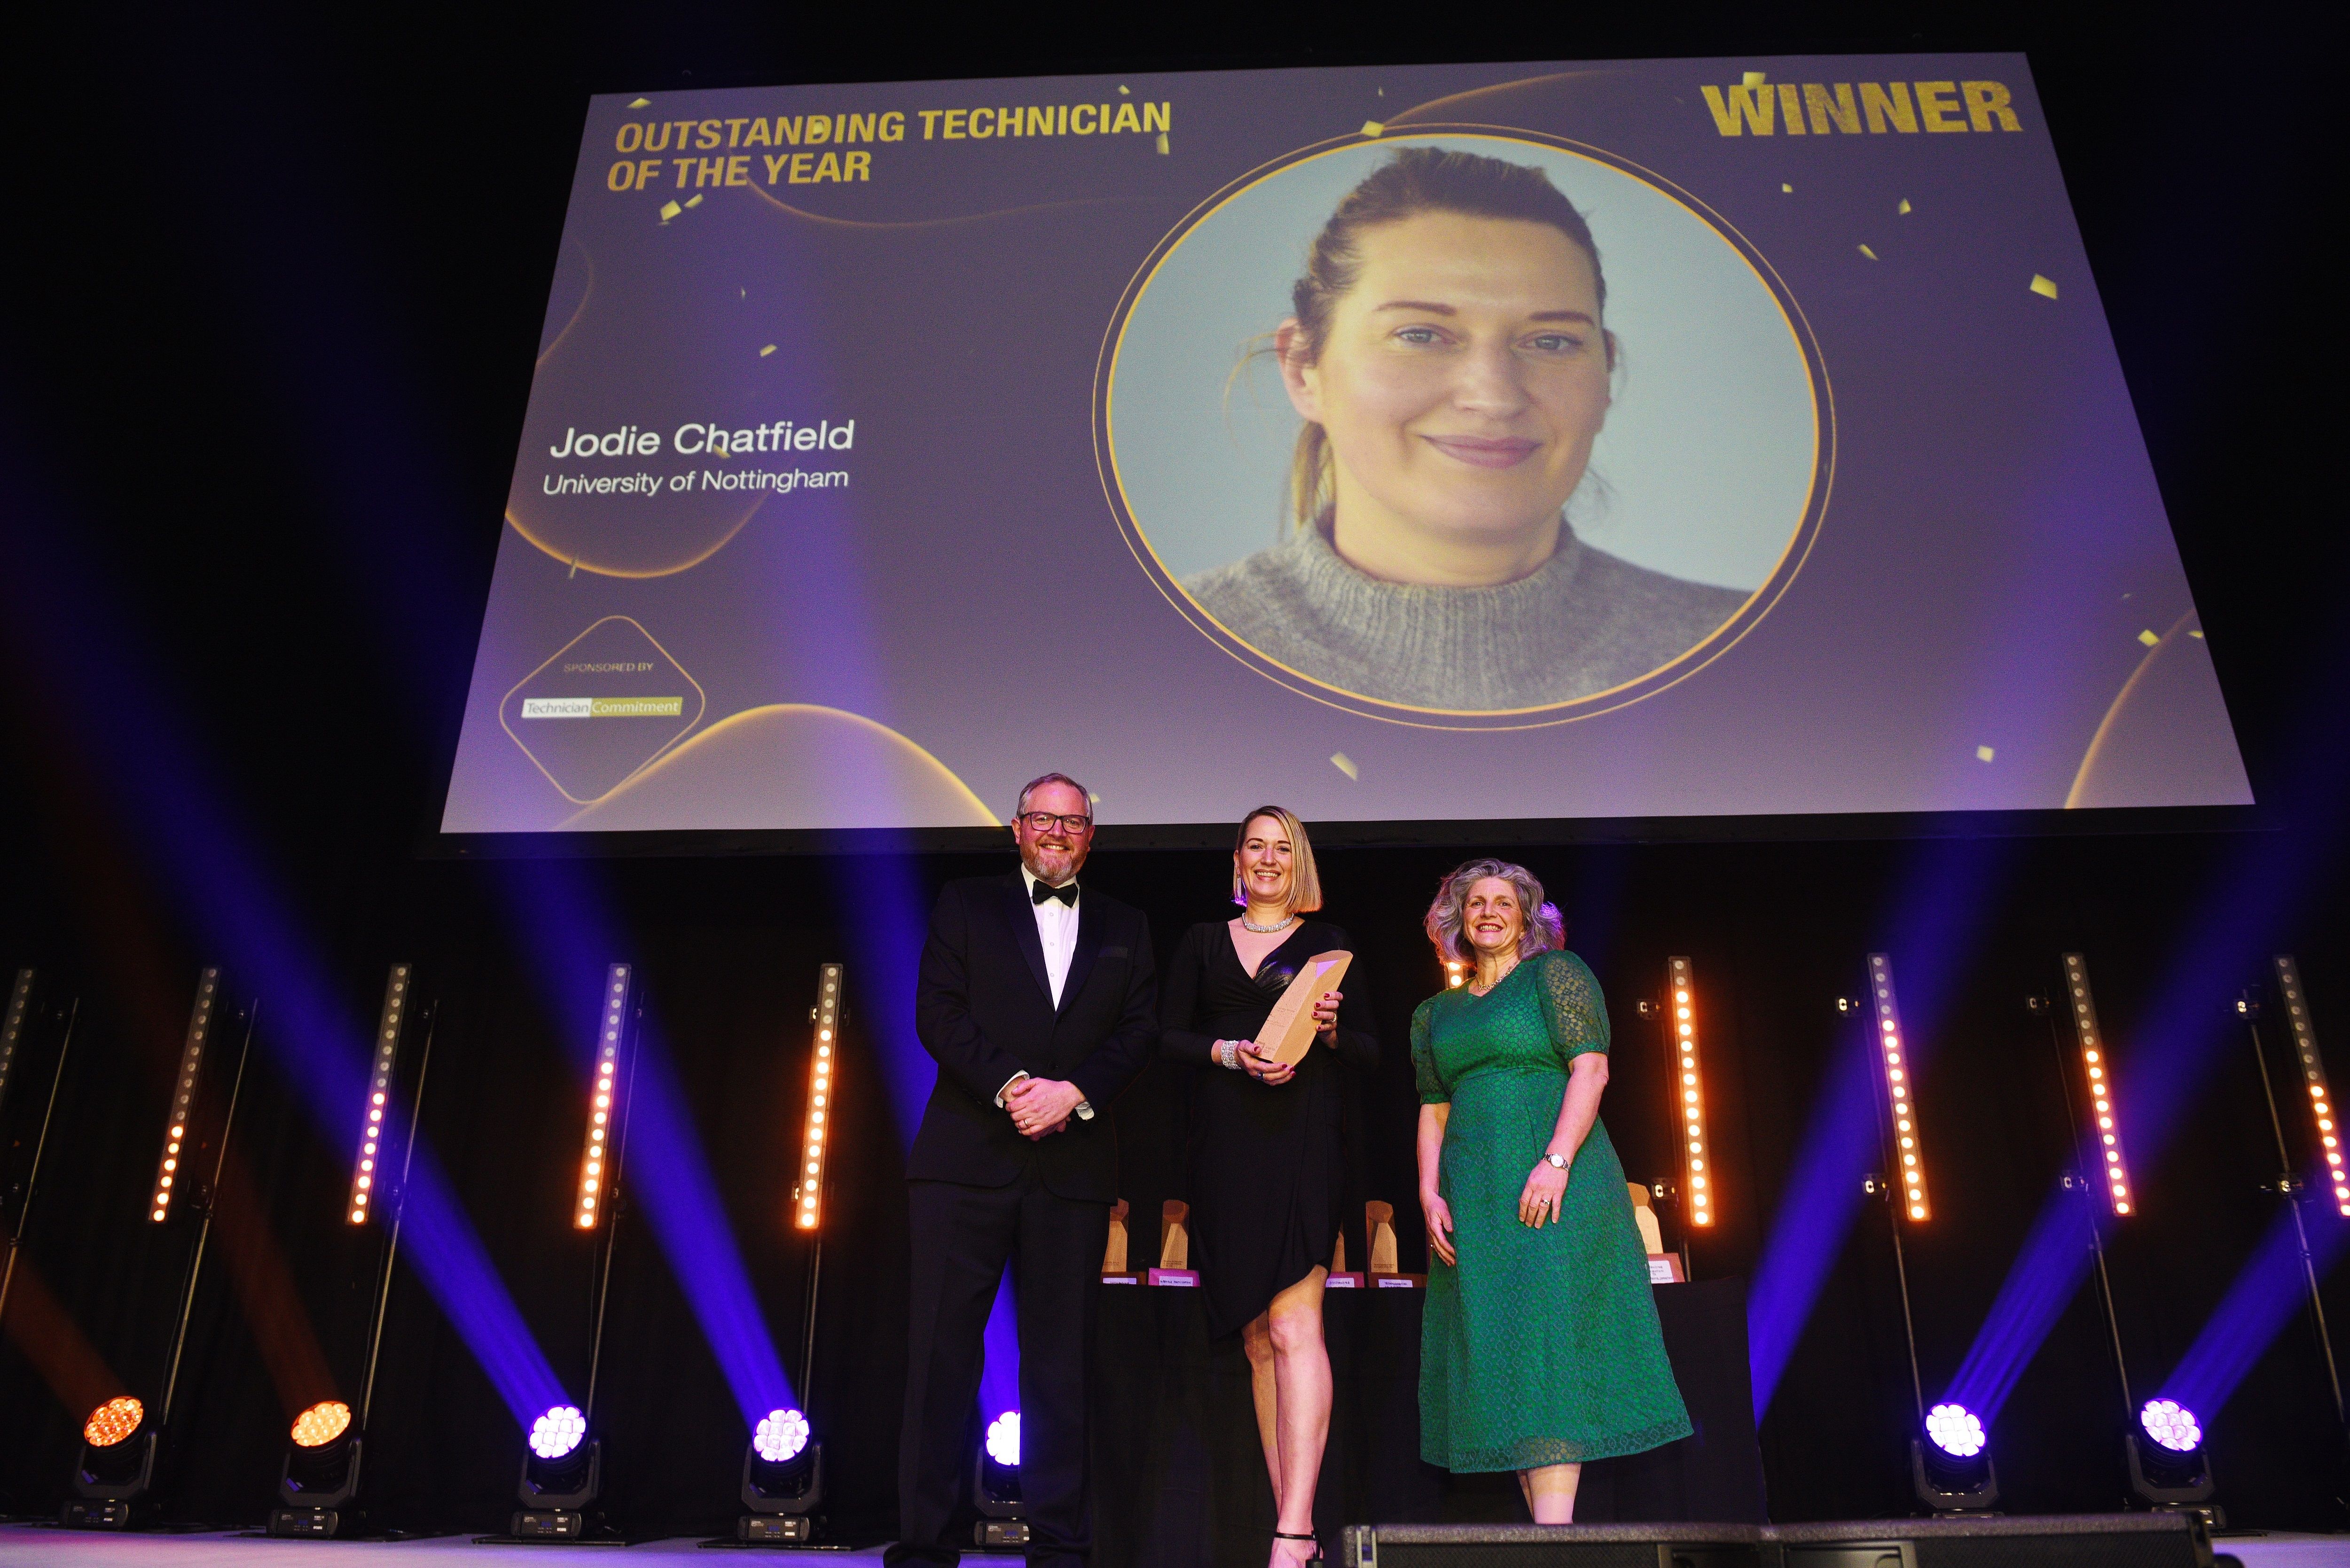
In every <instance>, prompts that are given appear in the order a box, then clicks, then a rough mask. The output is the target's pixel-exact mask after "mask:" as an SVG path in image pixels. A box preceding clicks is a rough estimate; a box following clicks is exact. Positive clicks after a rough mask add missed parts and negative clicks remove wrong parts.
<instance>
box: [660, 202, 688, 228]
mask: <svg viewBox="0 0 2350 1568" xmlns="http://www.w3.org/2000/svg"><path fill="white" fill-rule="evenodd" d="M684 211H685V209H684V208H683V207H681V206H679V205H678V204H677V203H676V202H662V203H661V209H660V221H661V222H662V223H668V222H669V221H670V220H671V218H674V217H676V216H677V215H678V214H679V213H682V212H684Z"/></svg>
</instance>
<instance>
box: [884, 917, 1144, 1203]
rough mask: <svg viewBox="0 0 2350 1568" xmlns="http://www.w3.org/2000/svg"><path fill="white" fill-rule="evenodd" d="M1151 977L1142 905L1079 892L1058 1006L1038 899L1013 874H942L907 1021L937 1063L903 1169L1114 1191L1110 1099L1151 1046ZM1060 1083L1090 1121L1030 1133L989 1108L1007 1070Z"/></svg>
mask: <svg viewBox="0 0 2350 1568" xmlns="http://www.w3.org/2000/svg"><path fill="white" fill-rule="evenodd" d="M1157 992H1158V978H1157V974H1156V970H1155V963H1154V961H1153V959H1152V956H1151V951H1150V925H1149V921H1148V920H1146V919H1143V915H1142V911H1141V910H1139V909H1133V908H1131V907H1130V906H1128V905H1125V904H1121V903H1119V902H1118V900H1117V899H1115V898H1107V897H1105V896H1104V895H1102V894H1100V893H1097V892H1095V891H1094V890H1093V889H1092V888H1083V890H1082V891H1081V892H1080V893H1079V895H1078V898H1077V944H1076V951H1075V952H1074V953H1073V954H1072V955H1071V956H1070V959H1069V974H1068V979H1067V980H1066V981H1064V982H1063V983H1062V986H1061V1005H1060V1006H1059V1007H1058V1008H1057V1009H1056V1008H1055V1007H1054V1005H1053V989H1052V984H1051V981H1050V980H1049V979H1048V978H1047V976H1046V974H1045V947H1044V944H1043V943H1042V942H1041V941H1039V940H1037V937H1036V915H1035V906H1034V905H1033V904H1032V903H1031V902H1030V901H1029V896H1028V888H1027V884H1026V883H1025V882H1024V880H1023V879H1022V877H1021V876H1020V873H1019V872H1017V871H1014V872H1013V873H1012V874H1011V875H1010V876H1008V877H972V878H970V879H968V880H965V881H961V882H950V883H949V884H947V887H946V890H945V891H943V892H941V894H940V895H939V903H938V908H937V909H933V910H932V911H931V934H930V940H928V941H926V942H925V943H923V945H922V967H921V976H920V980H919V981H917V982H916V984H915V989H914V1029H915V1033H917V1034H919V1035H920V1037H921V1042H922V1048H923V1049H924V1050H926V1051H928V1052H929V1053H930V1054H931V1055H932V1056H934V1057H936V1058H937V1059H938V1064H939V1081H938V1086H937V1087H935V1088H933V1089H932V1090H931V1103H930V1106H929V1108H928V1109H926V1110H925V1111H924V1112H923V1113H922V1128H921V1131H920V1132H919V1133H917V1134H916V1135H915V1137H914V1149H913V1153H912V1155H911V1156H910V1158H908V1160H907V1163H906V1175H907V1177H908V1178H909V1179H911V1180H916V1181H960V1182H962V1183H965V1184H966V1185H969V1186H972V1187H1002V1186H1004V1185H1006V1184H1008V1183H1010V1182H1013V1181H1015V1180H1017V1179H1019V1178H1020V1177H1021V1175H1022V1174H1023V1173H1024V1172H1025V1171H1027V1170H1029V1169H1031V1168H1035V1170H1036V1171H1037V1172H1038V1174H1039V1175H1040V1176H1041V1177H1042V1179H1043V1180H1044V1183H1045V1187H1046V1188H1047V1189H1049V1190H1051V1191H1053V1192H1055V1193H1056V1194H1058V1195H1059V1196H1061V1197H1063V1198H1076V1199H1087V1200H1089V1201H1100V1202H1105V1203H1107V1202H1111V1201H1114V1200H1115V1199H1117V1197H1118V1135H1117V1134H1116V1133H1115V1132H1114V1131H1112V1130H1111V1127H1110V1116H1109V1107H1110V1102H1111V1101H1113V1100H1115V1099H1117V1098H1118V1095H1119V1094H1120V1093H1121V1092H1122V1091H1123V1090H1124V1089H1125V1088H1126V1086H1127V1085H1128V1084H1129V1083H1132V1082H1133V1081H1134V1075H1136V1074H1137V1073H1139V1072H1140V1071H1141V1070H1142V1068H1143V1066H1144V1064H1146V1063H1148V1062H1149V1059H1150V1057H1151V1054H1152V1053H1153V1052H1154V1051H1156V1050H1157V1048H1158V1035H1159V1027H1158V1023H1157V1015H1158V996H1157ZM1020 1072H1026V1073H1028V1074H1029V1075H1032V1076H1035V1077H1038V1078H1062V1079H1066V1080H1067V1081H1068V1082H1070V1083H1072V1084H1075V1085H1076V1086H1077V1087H1078V1088H1079V1089H1080V1090H1082V1091H1084V1093H1085V1096H1086V1100H1087V1103H1088V1104H1089V1105H1091V1106H1093V1108H1094V1116H1093V1119H1092V1120H1090V1121H1087V1120H1084V1119H1082V1118H1080V1117H1079V1116H1076V1115H1075V1114H1074V1113H1073V1114H1072V1115H1071V1116H1070V1117H1069V1125H1068V1130H1067V1131H1066V1132H1058V1133H1055V1134H1052V1135H1051V1136H1050V1137H1045V1138H1042V1139H1037V1140H1033V1141H1032V1140H1031V1139H1028V1138H1025V1137H1021V1136H1020V1133H1019V1130H1018V1129H1017V1128H1015V1127H1014V1126H1013V1125H1012V1118H1011V1116H1008V1115H1007V1114H1005V1113H1004V1112H1003V1110H1001V1109H1000V1108H998V1107H997V1106H996V1104H995V1095H996V1091H997V1090H999V1089H1001V1088H1002V1087H1003V1084H1004V1080H1006V1079H1007V1078H1010V1077H1011V1076H1012V1075H1014V1074H1015V1073H1020Z"/></svg>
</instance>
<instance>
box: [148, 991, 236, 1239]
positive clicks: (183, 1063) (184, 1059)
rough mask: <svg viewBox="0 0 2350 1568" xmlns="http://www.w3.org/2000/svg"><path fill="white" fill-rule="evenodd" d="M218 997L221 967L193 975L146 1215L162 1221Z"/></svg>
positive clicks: (168, 1210)
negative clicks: (168, 1119) (169, 1110)
mask: <svg viewBox="0 0 2350 1568" xmlns="http://www.w3.org/2000/svg"><path fill="white" fill-rule="evenodd" d="M219 1000H220V970H219V968H218V967H217V966H215V967H213V968H211V969H207V970H205V971H203V973H202V974H201V975H199V976H197V977H196V1004H195V1006H194V1007H193V1008H192V1009H191V1010H190V1012H189V1013H188V1038H187V1042H186V1044H182V1046H181V1047H180V1075H179V1077H178V1078H177V1079H176V1080H174V1081H173V1083H172V1120H171V1125H170V1126H169V1127H167V1128H166V1129H165V1131H164V1133H163V1157H162V1158H161V1159H160V1160H158V1161H156V1163H155V1196H154V1199H153V1201H151V1202H150V1203H149V1204H148V1205H147V1218H148V1220H150V1221H151V1222H153V1223H155V1224H161V1223H162V1222H163V1221H164V1220H167V1219H169V1218H170V1217H171V1213H172V1190H173V1189H175V1188H176V1187H177V1186H178V1185H179V1177H180V1147H181V1145H182V1144H184V1143H185V1142H186V1141H187V1138H188V1118H189V1116H191V1115H192V1114H193V1112H194V1110H195V1105H196V1075H197V1073H198V1072H199V1071H200V1070H201V1069H202V1068H203V1064H204V1042H205V1041H206V1040H207V1039H209V1038H210V1037H211V1035H212V1032H213V1008H214V1007H215V1006H216V1005H217V1003H218V1002H219Z"/></svg>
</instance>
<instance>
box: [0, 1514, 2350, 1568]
mask: <svg viewBox="0 0 2350 1568" xmlns="http://www.w3.org/2000/svg"><path fill="white" fill-rule="evenodd" d="M2215 1544H2216V1545H2217V1546H2218V1547H2219V1549H2220V1551H2221V1552H2231V1553H2233V1554H2234V1555H2235V1556H2237V1557H2239V1558H2241V1559H2242V1560H2243V1563H2244V1568H2350V1535H2300V1534H2291V1533H2280V1534H2274V1535H2230V1536H2225V1537H2222V1538H2221V1539H2220V1541H2219V1542H2215ZM623 1554H624V1553H623V1552H622V1551H621V1550H619V1549H616V1548H613V1547H609V1546H553V1545H545V1546H542V1545H527V1546H525V1545H496V1546H477V1545H475V1544H474V1543H473V1537H471V1536H469V1535H442V1536H435V1537H433V1538H432V1539H431V1540H428V1541H349V1542H336V1541H270V1540H267V1539H265V1538H262V1537H257V1536H253V1535H245V1534H238V1533H234V1532H223V1533H219V1534H204V1535H99V1534H94V1533H87V1532H81V1531H64V1530H51V1529H46V1528H43V1527H42V1526H39V1525H28V1524H0V1565H5V1568H144V1565H146V1564H151V1563H165V1564H169V1565H170V1568H349V1564H350V1563H353V1562H355V1561H357V1562H364V1563H385V1564H387V1565H388V1568H390V1565H400V1564H408V1563H415V1564H418V1565H419V1568H432V1564H438V1565H440V1568H458V1565H459V1564H461V1563H473V1564H478V1565H480V1568H491V1565H493V1564H499V1563H504V1564H508V1565H520V1564H530V1565H532V1568H558V1565H563V1568H570V1565H580V1568H586V1565H588V1564H593V1563H612V1562H614V1561H615V1560H616V1559H619V1558H620V1557H622V1556H623ZM744 1555H747V1552H736V1551H726V1550H713V1549H711V1548H707V1547H704V1546H703V1545H702V1539H701V1538H700V1537H698V1536H690V1535H689V1536H680V1537H677V1538H676V1539H674V1540H670V1541H648V1542H643V1543H642V1544H641V1545H637V1546H631V1547H629V1548H627V1549H626V1550H625V1558H626V1560H627V1561H628V1562H630V1563H639V1562H645V1561H648V1560H651V1561H663V1562H668V1563H673V1564H679V1565H682V1564H684V1563H703V1564H708V1565H712V1568H714V1565H715V1564H719V1563H733V1562H738V1561H741V1560H742V1559H743V1556H744ZM759 1555H760V1556H761V1557H791V1558H795V1559H797V1560H798V1561H800V1562H804V1563H807V1564H809V1568H817V1565H818V1564H826V1563H837V1564H840V1565H841V1568H879V1563H880V1562H881V1552H880V1549H879V1547H876V1548H875V1549H874V1550H872V1551H870V1552H787V1551H784V1550H780V1549H763V1550H762V1551H761V1552H760V1553H759ZM428 1560H429V1562H428ZM964 1561H965V1562H967V1563H1002V1564H1005V1565H1007V1568H1008V1565H1009V1564H1013V1563H1018V1562H1019V1561H1020V1559H1019V1558H1017V1557H1015V1556H1010V1555H1005V1556H989V1555H984V1554H982V1553H979V1552H972V1553H969V1554H967V1555H966V1556H965V1558H964ZM1102 1568H1116V1564H1113V1563H1104V1564H1102Z"/></svg>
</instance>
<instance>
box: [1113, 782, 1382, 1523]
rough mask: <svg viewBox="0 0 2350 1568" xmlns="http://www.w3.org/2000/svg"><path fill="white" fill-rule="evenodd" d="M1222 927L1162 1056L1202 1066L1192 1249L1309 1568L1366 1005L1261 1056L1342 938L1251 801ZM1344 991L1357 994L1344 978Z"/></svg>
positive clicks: (1300, 831)
mask: <svg viewBox="0 0 2350 1568" xmlns="http://www.w3.org/2000/svg"><path fill="white" fill-rule="evenodd" d="M1232 901H1233V902H1234V903H1237V904H1241V905H1243V906H1244V908H1243V910H1242V913H1241V915H1240V916H1239V918H1238V919H1232V920H1211V921H1206V922H1202V923H1201V924H1200V925H1196V926H1193V927H1192V928H1191V929H1190V930H1188V931H1186V932H1184V933H1183V940H1182V942H1181V944H1180V946H1178V948H1177V949H1176V951H1175V957H1174V960H1173V961H1172V962H1171V963H1170V965H1169V966H1168V970H1167V973H1166V976H1165V978H1164V981H1163V984H1162V987H1161V990H1160V992H1159V996H1160V999H1161V1002H1160V1013H1159V1023H1160V1027H1161V1033H1160V1035H1159V1051H1160V1054H1163V1055H1166V1056H1169V1057H1170V1058H1172V1059H1174V1060H1177V1061H1180V1062H1189V1063H1191V1064H1194V1065H1196V1066H1198V1067H1200V1068H1201V1069H1202V1071H1201V1075H1200V1077H1199V1085H1198V1093H1197V1094H1195V1095H1194V1096H1193V1097H1192V1111H1191V1244H1192V1247H1193V1249H1194V1251H1193V1254H1192V1256H1193V1259H1194V1261H1195V1262H1197V1263H1198V1265H1199V1270H1200V1283H1201V1287H1202V1289H1203V1291H1204V1292H1205V1293H1206V1297H1207V1303H1206V1304H1207V1309H1208V1332H1209V1333H1210V1334H1211V1335H1217V1336H1221V1335H1223V1334H1230V1333H1232V1331H1233V1330H1235V1329H1238V1330H1239V1331H1240V1332H1241V1335H1242V1345H1243V1347H1244V1348H1245V1349H1246V1350H1247V1352H1248V1358H1249V1370H1250V1373H1251V1375H1252V1384H1253V1392H1254V1394H1255V1397H1256V1421H1257V1433H1258V1436H1259V1437H1260V1438H1262V1439H1263V1443H1264V1465H1265V1469H1266V1471H1267V1472H1268V1473H1269V1474H1270V1475H1271V1476H1272V1478H1273V1498H1274V1508H1275V1510H1276V1511H1277V1514H1278V1522H1277V1523H1276V1524H1275V1525H1274V1542H1273V1557H1272V1560H1271V1563H1272V1565H1273V1568H1279V1565H1280V1564H1283V1563H1301V1562H1307V1561H1311V1560H1312V1559H1313V1558H1314V1557H1315V1556H1316V1555H1318V1554H1319V1553H1318V1551H1317V1549H1316V1548H1315V1539H1314V1483H1315V1479H1316V1477H1317V1476H1319V1474H1320V1473H1321V1469H1322V1449H1323V1444H1324V1442H1325V1440H1326V1438H1328V1436H1329V1431H1330V1358H1329V1355H1327V1353H1326V1351H1325V1350H1324V1348H1323V1344H1322V1285H1323V1282H1324V1281H1325V1280H1326V1279H1327V1278H1329V1272H1330V1269H1329V1263H1330V1254H1331V1251H1332V1250H1333V1248H1334V1247H1336V1244H1337V1239H1338V1206H1339V1189H1340V1185H1341V1180H1342V1173H1341V1171H1340V1168H1339V1138H1338V1123H1339V1109H1340V1105H1341V1100H1342V1096H1341V1094H1340V1087H1341V1085H1340V1083H1339V1078H1338V1068H1339V1064H1341V1063H1344V1064H1347V1065H1348V1066H1351V1067H1354V1068H1356V1069H1357V1070H1358V1071H1364V1072H1367V1071H1369V1070H1370V1069H1372V1068H1374V1067H1376V1066H1377V1065H1378V1059H1379V1043H1378V1038H1377V1037H1376V1036H1375V1035H1374V1034H1373V1033H1371V1021H1370V1008H1369V1006H1368V1004H1367V1002H1361V1001H1348V1000H1347V996H1346V994H1345V993H1344V992H1336V991H1333V992H1326V994H1325V995H1324V996H1323V997H1322V998H1321V1000H1320V1002H1319V1003H1318V1004H1317V1005H1316V1006H1315V1010H1314V1017H1315V1023H1316V1025H1317V1026H1318V1032H1317V1033H1316V1034H1315V1044H1314V1045H1313V1046H1312V1047H1311V1048H1309V1049H1308V1050H1307V1052H1306V1054H1305V1058H1304V1059H1303V1060H1302V1061H1300V1062H1299V1063H1298V1064H1296V1065H1295V1067H1294V1068H1293V1067H1290V1066H1286V1065H1284V1064H1281V1063H1279V1062H1275V1061H1273V1060H1271V1059H1269V1058H1266V1057H1262V1056H1259V1055H1258V1054H1256V1044H1255V1036H1256V1032H1257V1030H1258V1029H1260V1028H1261V1027H1263V1023H1264V1021H1265V1015H1266V1014H1267V1013H1269V1012H1272V1011H1273V1005H1274V1002H1278V1001H1280V1000H1281V993H1282V992H1284V990H1286V989H1287V988H1288V985H1289V982H1290V980H1291V979H1292V978H1293V977H1294V976H1295V974H1296V973H1297V971H1298V970H1299V969H1300V968H1301V967H1303V966H1304V964H1305V961H1306V960H1308V959H1310V958H1312V957H1313V956H1314V955H1315V953H1321V952H1329V951H1331V950H1334V949H1348V950H1351V948H1352V946H1353V944H1352V942H1351V941H1349V940H1348V939H1347V933H1346V932H1345V931H1343V930H1341V929H1338V928H1337V927H1336V926H1334V925H1331V924H1329V923H1328V922H1326V921H1323V920H1309V919H1305V915H1307V914H1309V913H1311V912H1312V911H1314V910H1316V909H1320V908H1321V907H1322V887H1321V879H1320V878H1319V877H1317V876H1316V875H1315V869H1314V850H1313V846H1311V845H1309V844H1308V843H1307V842H1306V839H1305V825H1304V824H1303V823H1301V822H1299V821H1298V820H1297V817H1296V815H1295V813H1293V812H1290V811H1287V810H1284V808H1282V807H1280V806H1277V805H1267V806H1260V807H1258V808H1257V809H1256V810H1254V811H1253V812H1251V813H1249V815H1247V817H1246V818H1244V819H1243V821H1242V823H1241V831H1240V836H1239V840H1238V842H1237V843H1236V844H1235V845H1234V846H1233V849H1232ZM1346 986H1347V991H1348V992H1353V993H1354V995H1355V996H1357V997H1358V998H1359V997H1361V996H1363V995H1364V994H1365V992H1364V991H1363V985H1362V980H1361V977H1360V975H1359V974H1358V973H1357V971H1355V970H1354V969H1352V968H1350V969H1349V970H1348V971H1347V979H1346Z"/></svg>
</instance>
